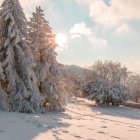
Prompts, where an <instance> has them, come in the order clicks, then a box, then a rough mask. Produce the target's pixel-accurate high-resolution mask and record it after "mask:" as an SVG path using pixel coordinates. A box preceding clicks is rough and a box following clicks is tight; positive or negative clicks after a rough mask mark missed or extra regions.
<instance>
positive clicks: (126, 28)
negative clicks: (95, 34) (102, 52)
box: [115, 24, 131, 35]
mask: <svg viewBox="0 0 140 140" xmlns="http://www.w3.org/2000/svg"><path fill="white" fill-rule="evenodd" d="M130 32H131V29H130V27H129V26H128V24H122V25H121V26H119V27H118V28H117V29H116V31H115V34H119V35H120V34H128V33H130Z"/></svg>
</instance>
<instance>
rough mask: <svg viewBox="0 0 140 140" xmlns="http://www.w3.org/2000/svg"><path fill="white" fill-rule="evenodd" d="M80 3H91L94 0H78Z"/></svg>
mask: <svg viewBox="0 0 140 140" xmlns="http://www.w3.org/2000/svg"><path fill="white" fill-rule="evenodd" d="M76 2H77V3H78V4H90V3H92V2H93V0H76Z"/></svg>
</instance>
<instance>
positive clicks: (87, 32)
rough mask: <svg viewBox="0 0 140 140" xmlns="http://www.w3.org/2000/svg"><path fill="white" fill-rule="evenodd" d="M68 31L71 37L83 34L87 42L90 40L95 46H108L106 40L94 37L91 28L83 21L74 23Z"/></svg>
mask: <svg viewBox="0 0 140 140" xmlns="http://www.w3.org/2000/svg"><path fill="white" fill-rule="evenodd" d="M70 33H71V38H72V39H76V38H80V37H81V35H83V36H85V37H87V40H88V41H89V42H91V43H92V44H93V45H94V46H97V47H98V46H101V47H105V46H108V42H107V40H105V39H101V38H98V37H96V36H95V34H94V32H93V30H92V29H91V28H89V27H87V25H86V23H84V22H81V23H77V24H75V25H74V26H73V27H72V28H71V29H70Z"/></svg>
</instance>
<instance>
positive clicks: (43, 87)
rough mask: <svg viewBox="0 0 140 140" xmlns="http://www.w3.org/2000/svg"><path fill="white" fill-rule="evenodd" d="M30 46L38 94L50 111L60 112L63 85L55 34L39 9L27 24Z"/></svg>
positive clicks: (39, 8)
mask: <svg viewBox="0 0 140 140" xmlns="http://www.w3.org/2000/svg"><path fill="white" fill-rule="evenodd" d="M29 36H30V39H29V40H30V44H31V45H30V46H31V49H32V52H33V55H34V58H35V62H36V64H37V65H36V67H35V68H34V70H35V72H36V75H37V77H38V86H39V89H40V92H41V93H43V95H45V97H46V100H45V104H44V105H45V106H46V107H48V109H49V110H50V111H61V110H62V109H63V104H64V100H65V99H64V94H63V84H62V82H61V80H62V77H61V73H60V70H59V69H58V63H57V61H56V53H55V49H56V47H57V44H56V42H55V34H54V33H53V32H52V28H51V27H50V26H49V22H48V21H47V20H46V19H45V18H44V14H43V10H42V9H41V7H40V6H39V7H37V8H36V12H34V13H33V17H32V18H31V19H30V22H29Z"/></svg>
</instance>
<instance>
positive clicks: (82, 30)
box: [70, 22, 92, 36]
mask: <svg viewBox="0 0 140 140" xmlns="http://www.w3.org/2000/svg"><path fill="white" fill-rule="evenodd" d="M70 33H71V34H79V35H85V36H90V35H91V34H92V30H91V29H90V28H88V27H87V25H86V24H85V23H84V22H81V23H78V24H75V25H74V26H73V28H72V29H71V30H70Z"/></svg>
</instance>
